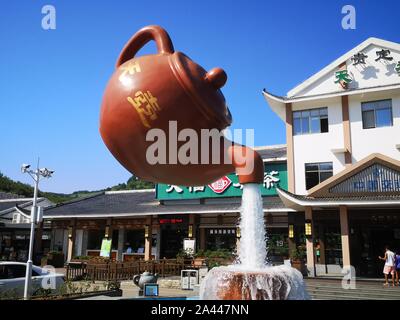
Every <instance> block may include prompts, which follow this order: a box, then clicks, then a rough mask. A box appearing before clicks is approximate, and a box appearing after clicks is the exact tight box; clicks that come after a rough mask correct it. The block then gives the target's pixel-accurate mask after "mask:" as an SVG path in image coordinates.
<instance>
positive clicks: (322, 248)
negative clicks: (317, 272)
mask: <svg viewBox="0 0 400 320" xmlns="http://www.w3.org/2000/svg"><path fill="white" fill-rule="evenodd" d="M318 233H319V239H318V242H319V252H320V261H319V263H320V264H325V237H324V235H325V232H324V226H323V224H320V225H319V232H318Z"/></svg>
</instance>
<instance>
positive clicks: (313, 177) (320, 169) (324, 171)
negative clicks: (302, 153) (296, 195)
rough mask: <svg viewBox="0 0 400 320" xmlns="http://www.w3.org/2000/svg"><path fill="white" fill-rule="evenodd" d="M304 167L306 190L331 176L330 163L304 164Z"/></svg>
mask: <svg viewBox="0 0 400 320" xmlns="http://www.w3.org/2000/svg"><path fill="white" fill-rule="evenodd" d="M305 167H306V189H307V190H309V189H311V188H312V187H315V186H316V185H317V184H319V183H321V182H322V181H324V180H326V179H328V178H330V177H332V175H333V169H332V162H320V163H306V165H305Z"/></svg>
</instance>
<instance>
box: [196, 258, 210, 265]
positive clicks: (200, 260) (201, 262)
mask: <svg viewBox="0 0 400 320" xmlns="http://www.w3.org/2000/svg"><path fill="white" fill-rule="evenodd" d="M206 265H207V259H206V258H196V259H194V260H193V266H194V267H202V266H206Z"/></svg>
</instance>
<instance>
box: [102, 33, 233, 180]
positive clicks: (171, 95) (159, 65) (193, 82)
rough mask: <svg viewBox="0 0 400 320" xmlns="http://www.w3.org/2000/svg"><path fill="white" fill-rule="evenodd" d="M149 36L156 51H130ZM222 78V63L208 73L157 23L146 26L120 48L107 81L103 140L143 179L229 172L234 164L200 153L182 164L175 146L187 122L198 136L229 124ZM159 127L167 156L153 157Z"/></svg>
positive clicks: (209, 177) (214, 175)
mask: <svg viewBox="0 0 400 320" xmlns="http://www.w3.org/2000/svg"><path fill="white" fill-rule="evenodd" d="M143 30H144V31H143ZM149 40H155V41H156V43H157V47H158V49H159V52H158V53H157V54H152V55H144V56H141V57H137V58H135V57H132V55H134V54H135V53H136V51H137V50H138V49H139V48H140V47H141V46H143V44H144V43H146V42H147V41H149ZM225 81H226V75H225V73H224V72H223V70H222V69H219V68H216V69H213V70H211V71H210V72H208V73H207V72H206V71H205V70H204V69H203V68H202V67H200V66H199V65H197V64H196V63H195V62H193V61H192V60H190V59H189V58H188V57H187V56H185V55H184V54H182V53H180V52H174V50H173V47H172V43H171V41H170V39H169V36H168V34H167V33H166V32H165V31H164V30H163V29H161V28H160V27H156V26H151V27H147V29H146V28H144V29H142V30H141V31H139V32H138V33H137V34H136V35H135V36H134V37H133V38H132V39H131V40H130V42H129V43H128V44H127V45H126V47H125V48H124V50H123V51H122V53H121V56H120V58H119V60H118V62H117V69H116V70H115V72H114V74H113V75H112V77H111V79H110V80H109V82H108V84H107V87H106V90H105V93H104V96H103V101H102V107H101V114H100V133H101V136H102V138H103V141H104V142H105V144H106V146H107V147H108V149H109V150H110V151H111V153H112V154H113V156H114V157H115V158H116V159H117V160H118V161H119V162H120V163H121V164H122V165H123V166H124V167H125V168H126V169H127V170H128V171H130V172H131V173H133V174H134V175H135V176H138V177H140V178H142V179H144V180H147V181H153V182H162V183H168V184H174V185H187V186H190V185H204V184H208V183H211V182H213V181H215V180H217V179H218V178H220V177H221V176H223V175H225V174H228V173H230V172H233V170H234V168H233V167H232V165H231V164H227V165H224V164H223V163H221V162H219V163H216V164H212V163H211V162H212V161H204V163H201V154H198V157H197V159H198V161H191V162H190V163H184V164H182V163H181V161H180V158H179V151H180V149H181V147H182V146H183V145H184V144H185V143H186V142H187V140H186V141H179V139H178V137H179V133H180V132H182V130H184V129H188V128H190V130H192V131H191V132H192V133H193V132H195V133H196V135H197V137H198V138H199V139H200V138H201V133H202V130H212V129H217V130H223V129H224V128H226V127H227V126H228V125H230V123H231V121H232V119H231V115H230V113H229V110H228V108H227V106H226V104H225V99H224V97H223V95H222V93H221V91H220V90H219V87H220V86H222V85H223V84H224V83H225ZM203 132H204V131H203ZM158 133H164V137H165V141H164V142H163V143H161V142H160V145H161V144H164V148H165V149H164V151H165V158H163V157H161V158H160V157H158V161H157V159H151V158H152V155H153V154H152V153H151V152H148V151H149V148H151V146H153V147H154V143H155V138H154V135H155V134H158ZM149 137H150V139H149ZM152 139H153V140H152ZM220 140H221V141H223V138H221V139H220ZM200 144H201V143H200V141H197V144H196V145H197V146H200ZM221 148H223V146H221ZM221 150H222V149H221ZM198 151H199V152H201V150H200V148H199V150H198ZM218 151H220V150H218ZM213 152H214V150H212V151H211V153H213ZM222 153H224V151H222ZM211 158H212V154H210V155H209V159H211ZM160 159H161V160H160ZM164 160H165V161H164ZM210 163H211V164H210Z"/></svg>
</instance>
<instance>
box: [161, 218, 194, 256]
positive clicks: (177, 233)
mask: <svg viewBox="0 0 400 320" xmlns="http://www.w3.org/2000/svg"><path fill="white" fill-rule="evenodd" d="M159 224H160V231H161V243H160V258H167V259H174V258H176V255H177V254H178V253H179V251H181V250H182V249H183V240H184V239H185V238H187V237H188V222H187V219H185V218H183V217H172V218H162V219H159Z"/></svg>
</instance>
